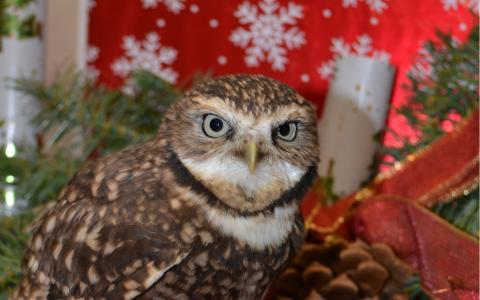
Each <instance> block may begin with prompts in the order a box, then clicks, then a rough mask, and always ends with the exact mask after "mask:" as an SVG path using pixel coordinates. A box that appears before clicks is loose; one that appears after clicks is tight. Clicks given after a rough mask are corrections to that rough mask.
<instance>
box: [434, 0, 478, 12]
mask: <svg viewBox="0 0 480 300" xmlns="http://www.w3.org/2000/svg"><path fill="white" fill-rule="evenodd" d="M442 4H443V9H444V10H446V11H448V10H450V9H454V10H457V9H458V5H463V6H466V7H468V8H470V9H473V10H474V11H476V12H478V11H479V9H480V8H479V5H480V1H479V0H442Z"/></svg>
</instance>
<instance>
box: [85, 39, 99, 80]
mask: <svg viewBox="0 0 480 300" xmlns="http://www.w3.org/2000/svg"><path fill="white" fill-rule="evenodd" d="M99 54H100V49H99V48H98V47H96V46H93V45H88V48H87V57H86V58H87V77H88V78H90V79H91V80H93V81H97V79H98V76H100V71H99V70H98V69H97V68H95V67H94V66H93V63H94V62H95V61H96V60H97V59H98V56H99Z"/></svg>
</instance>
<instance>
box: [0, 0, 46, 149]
mask: <svg viewBox="0 0 480 300" xmlns="http://www.w3.org/2000/svg"><path fill="white" fill-rule="evenodd" d="M6 12H7V13H8V14H12V15H16V16H18V17H19V18H20V19H22V18H26V17H28V16H31V15H34V16H35V18H36V21H40V20H41V19H42V17H43V1H35V2H33V3H31V4H29V5H28V6H27V7H25V8H22V9H14V8H10V7H7V11H6ZM34 26H35V25H34ZM0 39H1V49H0V120H2V121H3V127H0V130H1V132H2V134H1V135H0V145H5V146H6V147H7V150H8V151H10V152H9V153H11V151H12V148H11V147H12V146H11V145H14V144H18V143H27V144H32V143H33V142H34V129H33V128H32V126H31V125H30V120H31V118H32V117H33V114H34V112H35V108H36V106H35V101H34V99H31V98H30V97H27V96H25V95H24V94H22V93H21V92H18V91H16V90H15V89H13V88H12V86H13V80H14V79H19V78H31V79H37V80H40V79H41V78H42V75H43V47H42V42H41V39H40V37H39V36H33V37H21V36H20V37H19V36H18V35H17V34H16V33H15V32H13V33H10V34H9V35H8V36H3V37H2V36H0Z"/></svg>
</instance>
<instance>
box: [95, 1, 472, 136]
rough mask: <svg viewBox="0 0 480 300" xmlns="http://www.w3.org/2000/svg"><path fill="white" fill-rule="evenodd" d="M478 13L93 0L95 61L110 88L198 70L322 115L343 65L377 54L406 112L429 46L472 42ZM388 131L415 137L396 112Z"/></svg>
mask: <svg viewBox="0 0 480 300" xmlns="http://www.w3.org/2000/svg"><path fill="white" fill-rule="evenodd" d="M469 7H473V8H474V10H476V9H478V0H421V1H419V0H322V1H318V0H310V1H308V0H247V1H242V0H241V1H239V0H228V1H212V0H210V1H207V0H202V1H199V0H96V1H95V0H90V26H89V45H90V47H89V51H88V60H89V65H90V71H91V74H92V75H94V76H98V79H99V80H100V82H103V83H105V84H107V85H109V86H118V85H120V84H122V83H123V79H124V78H125V76H126V74H128V72H129V71H131V70H132V69H134V68H137V67H144V68H147V69H150V70H152V71H154V72H155V73H157V74H159V75H160V76H162V77H164V78H166V79H167V80H169V81H171V82H173V83H181V82H184V81H185V80H189V79H191V78H192V77H193V76H194V74H195V73H196V72H208V71H211V72H213V74H215V75H220V74H226V73H240V72H242V73H263V74H265V75H268V76H271V77H274V78H277V79H280V80H282V81H284V82H286V83H288V84H290V85H292V86H293V87H294V88H296V89H297V90H299V91H300V92H301V93H302V94H303V95H304V96H305V97H307V98H308V99H310V100H311V101H312V102H314V103H316V104H317V105H318V106H319V108H320V111H321V108H322V105H323V101H324V96H325V94H326V90H327V87H328V80H329V77H330V75H331V73H332V72H333V59H334V58H335V57H336V56H339V55H340V56H341V55H346V54H354V55H366V56H374V57H378V58H379V59H383V60H388V61H389V62H390V63H391V64H393V65H395V66H396V68H397V70H398V76H397V80H396V83H395V87H394V91H393V98H392V103H393V105H394V106H398V105H399V104H402V103H404V101H406V93H405V91H404V90H403V88H402V86H403V85H404V84H405V83H406V82H407V80H406V76H405V75H406V72H407V71H408V70H410V69H411V68H412V65H413V64H414V62H415V58H416V57H417V55H418V54H419V52H420V51H421V46H422V44H423V43H424V42H425V41H426V40H428V39H434V38H435V30H436V29H439V30H441V31H444V32H448V33H451V34H453V36H454V37H456V38H458V40H460V41H462V40H464V39H465V38H466V37H467V34H468V32H469V31H470V29H471V27H472V26H473V25H474V22H475V18H474V17H473V15H472V14H471V13H470V11H469ZM423 67H424V68H425V70H427V71H428V65H424V66H423ZM387 125H388V126H389V127H391V128H393V129H394V130H396V131H399V130H401V131H403V132H404V133H405V134H406V135H409V134H411V133H409V131H408V128H407V127H406V126H405V120H403V119H402V118H401V117H400V116H399V115H397V114H396V113H395V112H394V111H393V110H392V111H391V112H390V114H389V119H388V124H387ZM386 143H387V144H389V145H392V144H395V143H396V142H395V140H394V139H393V137H392V136H387V137H386Z"/></svg>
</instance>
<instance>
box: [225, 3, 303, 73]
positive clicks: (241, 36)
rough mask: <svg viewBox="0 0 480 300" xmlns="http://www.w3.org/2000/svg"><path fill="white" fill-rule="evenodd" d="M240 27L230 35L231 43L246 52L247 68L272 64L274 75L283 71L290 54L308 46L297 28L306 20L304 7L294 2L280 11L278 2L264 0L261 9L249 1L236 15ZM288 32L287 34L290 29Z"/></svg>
mask: <svg viewBox="0 0 480 300" xmlns="http://www.w3.org/2000/svg"><path fill="white" fill-rule="evenodd" d="M234 16H235V17H236V18H238V20H239V23H240V24H241V25H244V26H246V27H247V28H244V27H238V28H236V29H235V30H234V31H233V32H232V34H231V35H230V41H231V42H232V43H233V44H234V45H235V46H238V47H240V48H242V49H245V58H244V61H245V64H246V65H247V66H248V67H257V66H259V65H260V62H263V61H266V62H268V63H270V64H271V68H272V70H274V71H284V70H285V65H286V64H287V63H288V58H287V57H286V55H287V50H291V49H297V48H299V47H300V46H301V45H303V44H305V42H306V41H305V34H304V33H303V32H302V31H301V30H300V28H299V27H297V26H295V25H296V24H297V21H298V20H300V19H302V18H303V7H302V6H301V5H297V4H295V3H293V2H290V3H288V6H287V7H283V6H282V7H280V5H279V4H278V3H277V1H276V0H262V1H261V2H260V3H259V4H258V6H257V5H252V4H250V2H248V1H246V2H244V3H242V4H240V5H239V6H238V8H237V10H236V11H235V13H234ZM288 27H289V29H288V30H287V28H288Z"/></svg>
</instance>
